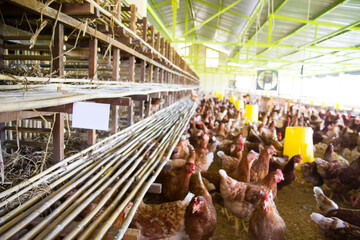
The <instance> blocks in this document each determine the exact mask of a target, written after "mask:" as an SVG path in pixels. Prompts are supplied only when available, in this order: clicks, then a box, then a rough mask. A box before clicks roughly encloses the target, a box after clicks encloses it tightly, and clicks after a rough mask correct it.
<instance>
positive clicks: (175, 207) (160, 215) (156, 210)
mask: <svg viewBox="0 0 360 240" xmlns="http://www.w3.org/2000/svg"><path fill="white" fill-rule="evenodd" d="M193 196H194V194H192V193H188V194H187V196H186V198H185V199H184V200H179V201H173V202H166V203H162V204H145V203H144V202H141V203H140V205H139V207H138V209H137V211H136V213H135V215H134V218H133V219H132V222H131V225H132V226H133V227H136V228H137V229H140V231H141V239H148V240H157V239H164V238H169V237H173V236H175V235H177V234H181V232H182V231H183V230H184V227H185V224H184V222H185V221H184V220H185V219H184V216H185V210H186V207H187V206H188V205H189V203H190V201H191V199H192V198H193Z"/></svg>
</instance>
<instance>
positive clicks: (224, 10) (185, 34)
mask: <svg viewBox="0 0 360 240" xmlns="http://www.w3.org/2000/svg"><path fill="white" fill-rule="evenodd" d="M241 1H242V0H237V1H235V2H233V3H232V4H230V5H229V6H227V7H226V8H224V9H222V10H221V11H219V12H217V13H216V14H214V15H213V16H211V17H209V18H208V19H206V20H205V21H203V22H202V23H200V24H199V25H197V26H196V27H194V28H192V29H190V30H189V31H187V32H185V33H184V34H183V35H182V36H181V37H179V38H183V37H185V36H187V35H188V34H189V33H191V32H193V31H195V30H196V29H198V28H199V27H201V26H203V25H204V24H206V23H207V22H209V21H211V20H213V19H214V18H216V17H217V16H219V15H221V14H222V13H224V12H226V11H227V10H229V9H230V8H232V7H234V6H235V5H236V4H238V3H239V2H241Z"/></svg>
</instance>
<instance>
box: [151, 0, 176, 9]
mask: <svg viewBox="0 0 360 240" xmlns="http://www.w3.org/2000/svg"><path fill="white" fill-rule="evenodd" d="M170 3H171V1H166V2H162V3H158V4H154V5H153V6H152V7H153V8H159V7H161V6H164V5H168V4H170Z"/></svg>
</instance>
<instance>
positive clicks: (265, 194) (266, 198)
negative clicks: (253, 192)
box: [264, 193, 269, 201]
mask: <svg viewBox="0 0 360 240" xmlns="http://www.w3.org/2000/svg"><path fill="white" fill-rule="evenodd" d="M264 200H265V201H267V200H269V196H268V194H267V193H264Z"/></svg>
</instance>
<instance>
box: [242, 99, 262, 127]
mask: <svg viewBox="0 0 360 240" xmlns="http://www.w3.org/2000/svg"><path fill="white" fill-rule="evenodd" d="M258 114H259V108H258V106H257V105H249V104H246V105H245V115H244V117H247V120H249V121H250V122H252V123H254V122H257V121H258Z"/></svg>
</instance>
